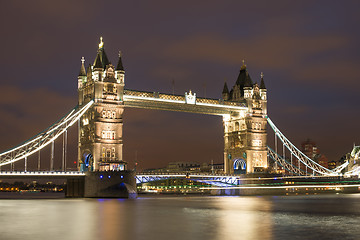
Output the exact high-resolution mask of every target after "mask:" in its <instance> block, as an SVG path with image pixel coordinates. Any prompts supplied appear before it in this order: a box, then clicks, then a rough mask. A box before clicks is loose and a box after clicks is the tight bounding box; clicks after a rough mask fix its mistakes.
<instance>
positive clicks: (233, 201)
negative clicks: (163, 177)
mask: <svg viewBox="0 0 360 240" xmlns="http://www.w3.org/2000/svg"><path fill="white" fill-rule="evenodd" d="M359 223H360V194H348V195H345V194H344V195H342V194H339V195H309V196H306V195H305V196H261V197H260V196H259V197H242V196H234V197H230V196H226V197H210V196H209V197H206V196H205V197H203V196H201V197H197V196H195V197H194V196H193V197H187V196H177V197H175V196H169V197H167V196H166V197H162V196H156V197H144V196H140V197H138V198H137V199H2V200H0V226H1V235H0V239H2V240H12V239H14V240H15V239H37V240H45V239H46V240H48V239H51V240H55V239H77V240H79V239H86V240H95V239H104V240H105V239H106V240H111V239H114V240H115V239H126V240H127V239H156V240H165V239H166V240H169V239H170V240H177V239H179V240H180V239H181V240H189V239H207V240H211V239H214V240H220V239H221V240H231V239H359V236H360V228H359Z"/></svg>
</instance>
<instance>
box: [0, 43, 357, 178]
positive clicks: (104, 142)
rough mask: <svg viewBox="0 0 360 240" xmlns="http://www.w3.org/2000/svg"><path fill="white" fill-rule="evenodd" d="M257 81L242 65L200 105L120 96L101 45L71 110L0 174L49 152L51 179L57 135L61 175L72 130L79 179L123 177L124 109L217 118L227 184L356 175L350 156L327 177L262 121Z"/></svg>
mask: <svg viewBox="0 0 360 240" xmlns="http://www.w3.org/2000/svg"><path fill="white" fill-rule="evenodd" d="M259 81H260V85H258V84H257V83H255V84H254V83H253V81H252V79H251V77H250V75H249V73H248V71H247V67H246V65H245V63H244V62H243V65H242V66H241V69H240V72H239V75H238V78H237V80H236V82H235V84H234V85H233V87H232V88H231V89H230V90H229V88H228V86H227V83H225V84H224V88H223V91H222V95H221V98H219V99H210V98H199V97H198V96H196V93H193V92H191V91H189V92H185V93H184V95H174V94H166V93H159V92H147V91H138V90H130V89H126V88H125V69H124V67H123V63H122V57H121V55H120V54H119V58H118V62H117V65H116V66H114V65H112V64H111V63H110V61H109V60H108V57H107V55H106V52H105V48H104V42H103V41H102V38H101V40H100V44H99V48H98V50H97V54H96V57H95V60H94V62H93V64H89V65H88V66H87V67H85V59H84V58H82V59H81V67H80V73H79V75H78V78H77V82H78V104H77V106H76V107H75V108H74V109H73V110H72V111H70V112H69V113H68V114H67V115H66V116H65V117H63V118H62V119H60V120H59V121H58V122H57V123H55V124H53V125H52V126H51V127H49V128H48V129H46V130H45V131H43V132H42V133H40V134H38V135H37V136H35V137H33V138H32V139H30V140H28V141H27V142H25V143H24V144H22V145H20V146H17V147H15V148H13V149H10V150H8V151H5V152H3V153H1V154H0V167H1V166H4V165H12V166H13V164H14V163H15V162H18V161H24V163H25V164H24V171H23V172H22V173H21V174H22V175H23V176H25V175H26V174H27V172H28V169H27V159H28V157H29V156H32V155H34V154H36V153H39V152H40V150H41V149H43V148H44V147H46V146H48V145H51V158H50V169H49V170H50V172H53V171H54V162H53V161H54V142H55V140H56V139H57V138H58V137H59V136H61V135H63V136H64V139H65V140H64V142H63V158H62V171H63V172H64V174H65V172H66V164H65V163H66V153H67V151H66V149H67V130H68V128H69V127H71V126H72V125H77V126H78V128H79V131H78V132H79V135H78V156H77V168H78V172H79V174H80V175H81V176H83V173H84V172H88V173H89V174H90V173H92V172H93V173H94V174H95V173H96V174H95V175H96V176H97V175H99V174H100V175H99V176H102V175H101V172H104V171H113V172H125V171H126V168H127V162H126V161H125V160H124V159H123V135H122V134H123V127H124V126H123V114H124V110H125V108H129V107H131V108H143V109H156V110H166V111H180V112H190V113H198V114H209V115H215V116H220V117H222V121H223V130H224V158H223V159H224V173H225V174H227V176H228V177H227V178H226V177H225V178H224V179H225V180H224V181H225V182H226V181H228V180H229V179H230V180H229V181H232V180H231V179H233V177H232V175H233V174H245V173H247V174H253V173H267V172H269V171H271V170H273V171H275V172H279V170H281V171H282V173H284V174H288V175H291V176H294V175H296V176H340V175H345V176H346V175H349V176H350V175H359V173H360V166H359V160H358V158H359V157H358V156H359V154H357V155H356V154H353V155H354V156H355V155H356V156H357V157H356V159H355V157H354V159H352V160H353V161H352V162H351V165H350V166H351V169H349V167H348V164H349V161H347V162H345V163H344V164H343V165H341V166H339V167H337V168H336V169H333V170H330V169H327V168H325V167H323V166H321V165H319V164H318V163H316V162H314V161H313V160H312V159H310V158H308V157H307V156H306V155H304V154H303V153H302V152H301V151H300V150H299V149H297V148H296V147H295V146H294V145H293V144H292V143H291V142H290V141H289V140H288V139H287V138H286V137H285V135H284V134H283V133H281V132H280V130H279V129H278V128H277V127H276V126H275V124H274V123H273V122H272V121H271V120H270V118H269V117H268V115H267V89H266V87H265V81H264V75H263V74H261V75H260V79H259ZM75 123H77V124H75ZM268 125H269V126H270V128H269V129H271V130H273V131H274V136H275V147H273V148H271V147H269V146H268V145H267V137H268V131H267V127H268ZM278 139H279V140H280V144H279V145H278V144H277V140H278ZM279 146H280V148H281V147H282V153H279V152H281V150H280V151H278V147H279ZM12 169H13V168H12ZM39 169H40V154H39V159H38V170H39ZM14 174H15V173H14ZM10 175H11V174H10V173H7V174H0V177H2V176H10ZM27 175H28V176H30V175H31V174H27ZM40 175H41V174H40ZM50 175H51V174H50ZM52 175H54V174H52ZM80 175H79V176H80ZM54 176H55V175H54ZM99 176H98V177H99ZM109 176H110V175H109ZM111 176H112V175H111ZM121 176H122V175H121ZM130 178H131V177H130ZM197 178H199V177H197ZM137 179H138V181H139V179H156V177H152V176H142V177H140V176H138V178H137ZM226 179H227V180H226ZM91 181H93V182H94V181H95V180H94V179H93V180H91ZM93 182H92V183H93ZM114 183H115V182H114Z"/></svg>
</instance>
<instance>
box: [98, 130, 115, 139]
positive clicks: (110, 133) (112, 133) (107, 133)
mask: <svg viewBox="0 0 360 240" xmlns="http://www.w3.org/2000/svg"><path fill="white" fill-rule="evenodd" d="M101 136H102V138H103V139H115V131H102V133H101Z"/></svg>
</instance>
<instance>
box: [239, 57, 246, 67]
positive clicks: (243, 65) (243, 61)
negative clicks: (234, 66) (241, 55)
mask: <svg viewBox="0 0 360 240" xmlns="http://www.w3.org/2000/svg"><path fill="white" fill-rule="evenodd" d="M242 63H243V64H242V66H241V68H240V70H244V69H246V65H245V60H244V59H243V60H242Z"/></svg>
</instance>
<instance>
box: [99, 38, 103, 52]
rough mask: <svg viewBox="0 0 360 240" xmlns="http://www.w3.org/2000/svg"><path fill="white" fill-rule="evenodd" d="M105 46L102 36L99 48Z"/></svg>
mask: <svg viewBox="0 0 360 240" xmlns="http://www.w3.org/2000/svg"><path fill="white" fill-rule="evenodd" d="M103 47H104V42H103V37H100V43H99V49H101V48H103Z"/></svg>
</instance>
